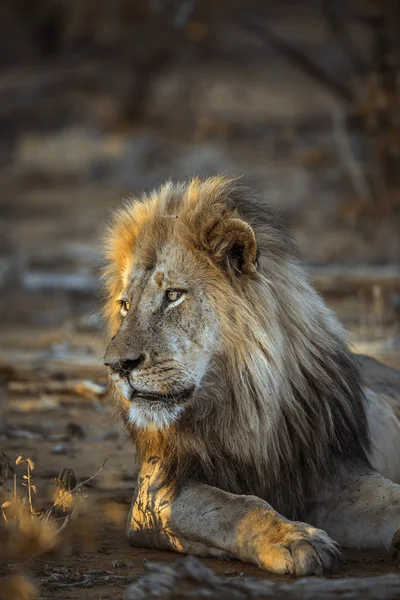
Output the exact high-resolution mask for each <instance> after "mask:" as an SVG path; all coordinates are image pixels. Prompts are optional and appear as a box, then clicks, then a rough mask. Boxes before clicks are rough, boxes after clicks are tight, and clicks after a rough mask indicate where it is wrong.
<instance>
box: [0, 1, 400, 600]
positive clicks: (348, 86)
mask: <svg viewBox="0 0 400 600" xmlns="http://www.w3.org/2000/svg"><path fill="white" fill-rule="evenodd" d="M399 86H400V2H399V1H398V0H379V1H378V0H301V1H300V0H280V1H279V2H273V1H272V0H34V1H32V0H1V3H0V442H1V447H0V449H1V450H2V451H4V452H5V453H6V455H7V457H8V458H7V457H4V456H3V458H1V457H0V488H1V486H2V482H4V477H3V479H2V478H1V473H2V472H3V473H4V464H6V463H7V464H8V462H7V461H8V460H10V461H11V462H10V463H9V464H11V463H12V464H14V467H15V468H16V470H17V471H18V470H19V471H18V473H20V477H21V478H22V477H23V472H24V469H25V468H26V464H25V463H23V462H22V463H21V461H19V459H17V463H18V464H17V465H16V464H15V461H16V458H17V457H18V456H19V455H22V456H23V457H25V458H27V457H29V458H31V459H33V460H34V461H35V464H36V467H35V471H34V482H35V485H37V490H38V493H37V496H35V502H34V505H35V507H36V508H38V509H40V508H41V507H43V506H47V507H48V506H49V503H50V505H51V500H49V498H50V496H51V494H54V489H53V488H54V483H53V481H54V478H55V477H56V476H57V474H58V473H60V475H59V479H58V480H57V481H61V480H62V479H63V476H62V474H63V473H64V474H65V472H70V470H71V469H72V470H73V472H74V478H75V477H76V481H80V482H83V481H86V480H87V479H89V480H90V482H89V483H88V484H86V487H87V489H88V490H89V493H90V498H91V499H92V502H91V505H90V506H91V507H93V506H95V507H96V506H97V507H102V506H103V507H105V506H106V505H107V504H109V503H110V502H112V503H116V505H117V507H118V508H119V509H121V511H122V512H121V514H122V517H123V518H122V521H124V519H125V516H126V514H127V511H128V507H129V503H130V500H131V496H132V488H133V485H134V481H135V477H136V472H135V467H134V465H133V448H132V446H131V444H130V443H129V442H128V441H127V440H126V437H125V435H124V433H123V431H122V428H121V426H120V423H119V420H117V419H116V420H114V419H113V417H112V409H111V408H110V407H111V402H108V400H107V386H106V376H105V375H106V374H105V368H104V367H103V365H102V353H103V342H102V321H101V317H100V308H101V285H100V280H99V272H100V268H101V250H102V236H103V233H104V230H105V227H106V224H107V222H108V221H109V219H110V216H111V214H112V211H113V210H114V209H115V207H117V206H119V205H120V204H121V202H122V201H123V199H124V198H127V197H129V196H130V195H133V194H137V193H140V192H141V191H142V190H143V189H144V190H150V189H151V188H152V187H154V186H157V185H159V184H161V183H162V182H164V181H165V180H166V179H168V178H171V179H173V180H182V179H185V178H189V177H192V176H193V175H200V176H206V175H213V174H219V173H224V174H228V175H243V181H244V182H245V183H247V184H249V185H251V186H254V187H255V188H256V189H257V190H258V191H260V192H261V193H262V196H263V197H264V198H265V201H266V202H268V203H269V204H271V205H272V206H274V207H275V208H276V209H277V210H278V211H279V212H280V213H281V215H282V218H283V221H284V223H285V224H286V226H287V228H288V229H289V230H290V232H291V233H292V234H293V236H294V237H295V238H296V240H297V243H298V246H299V250H300V254H301V257H302V259H303V260H304V261H305V263H306V264H307V266H308V268H309V270H310V272H311V275H312V278H313V281H314V284H315V286H316V287H317V289H318V290H319V291H320V292H321V293H322V294H323V296H324V297H325V299H326V300H327V302H328V304H329V305H330V306H331V307H332V308H333V309H334V310H335V311H337V313H338V315H339V317H340V318H341V319H342V321H343V322H344V324H345V326H346V328H347V330H348V332H349V339H350V342H351V344H352V347H353V349H355V350H356V351H358V352H363V353H365V354H369V355H371V356H374V357H376V358H378V359H380V360H382V361H383V362H384V363H386V364H387V365H389V366H394V367H399V368H400V93H399V91H400V88H399ZM387 377H389V375H387ZM391 377H395V376H394V375H393V374H392V375H391ZM105 459H107V460H108V462H107V465H106V468H105V469H104V471H103V472H101V473H100V475H99V476H96V477H95V478H94V479H92V477H93V475H94V474H96V473H97V472H98V470H99V468H101V465H102V464H103V461H104V460H105ZM1 460H3V463H4V460H5V461H6V463H4V464H3V467H2V466H1ZM18 461H19V462H18ZM21 465H22V466H21ZM7 469H8V467H7ZM7 469H6V472H8V471H7ZM21 469H22V471H21ZM66 469H67V470H66ZM21 481H22V482H24V479H21ZM25 481H26V478H25ZM24 485H26V483H22V484H21V486H19V491H22V492H23V490H24V489H25V488H23V487H22V486H24ZM25 491H26V490H25ZM3 499H4V498H3ZM1 501H2V497H1V489H0V502H1ZM106 512H107V511H106ZM122 521H121V522H120V521H119V522H118V525H115V526H111V525H106V524H105V522H104V511H103V513H101V514H100V516H99V517H98V522H97V525H96V527H97V528H98V529H99V531H100V539H99V549H98V551H97V552H96V553H95V554H85V555H83V554H81V555H79V561H78V563H77V562H76V557H75V555H71V557H70V558H69V559H68V560H67V561H66V563H65V565H66V566H64V567H63V568H62V569H63V570H62V571H59V570H57V569H58V567H57V565H55V566H53V567H51V566H49V565H44V566H43V563H44V562H45V561H43V563H38V564H37V566H36V567H35V568H36V571H35V573H36V576H37V578H39V581H41V585H42V591H43V594H44V596H43V597H48V598H54V597H55V595H54V594H55V592H54V589H55V587H54V586H56V587H57V586H59V587H60V588H62V589H63V594H64V593H65V594H66V593H67V592H66V591H65V590H64V587H65V585H68V586H74V585H77V586H79V585H81V584H80V581H81V579H82V578H84V577H87V574H85V573H86V571H85V569H86V570H87V569H93V568H94V567H95V568H96V569H99V568H103V569H106V570H105V571H104V573H109V570H110V569H111V570H114V569H117V571H116V572H119V571H118V569H119V568H121V569H122V568H123V567H124V566H125V567H126V566H128V565H130V566H129V569H131V570H129V574H130V576H132V573H133V575H134V574H135V573H139V572H141V570H143V560H145V559H149V560H159V559H160V555H159V554H157V552H155V551H154V552H153V554H152V553H151V552H152V551H150V550H143V549H136V550H134V549H132V548H128V547H127V545H126V542H125V540H124V537H123V534H122V530H123V524H122ZM164 554H166V553H164ZM132 557H133V563H134V564H133V563H132ZM111 559H113V560H111ZM173 559H174V555H173V554H171V553H169V555H168V556H167V555H166V556H164V558H163V560H173ZM357 560H360V559H357ZM357 560H356V562H351V561H350V562H348V564H347V567H346V568H347V571H346V572H347V573H349V574H352V575H353V576H354V575H355V574H370V575H371V574H374V573H376V574H381V573H382V572H383V571H382V569H388V568H389V567H387V566H385V565H386V563H385V564H384V563H383V562H382V559H381V558H379V559H377V560H376V561H375V562H371V561H370V562H365V563H364V562H361V563H360V562H358V563H357ZM68 561H69V562H68ZM214 563H215V564H214ZM214 563H213V562H212V560H210V561H209V562H208V564H210V565H211V564H212V566H213V567H214V568H215V569H216V570H217V572H220V573H221V572H225V571H224V569H226V568H227V566H226V564H225V565H224V561H214ZM132 564H133V566H132ZM360 565H361V566H360ZM45 567H46V568H45ZM46 569H47V570H46ZM132 569H133V571H132ZM135 569H136V571H135ZM242 569H244V566H243V565H242V566H240V571H238V572H239V573H240V572H241V571H242ZM374 569H375V570H374ZM89 572H90V571H89ZM92 572H93V573H100V572H101V571H96V570H95V571H92ZM113 572H114V571H113ZM125 572H126V571H125ZM385 572H386V571H385ZM121 573H123V571H121ZM246 573H247V574H255V575H256V576H257V575H259V571H258V570H257V568H256V567H254V568H253V571H251V567H249V566H248V567H246ZM263 576H266V575H265V572H264V575H263ZM121 577H122V575H121ZM124 577H125V576H124ZM60 578H61V579H60ZM106 579H107V580H108V579H109V576H108V575H107V577H106ZM71 581H72V582H75V583H71ZM82 581H84V583H85V582H86V580H85V579H82ZM57 582H58V583H57ZM65 582H67V583H65ZM110 582H111V579H110V580H109V581H108V583H104V586H103V588H104V589H103V588H101V590H100V591H101V592H102V595H101V597H102V598H108V597H110V598H116V597H118V598H119V597H120V596H116V595H115V594H114V591H115V590H118V589H119V588H118V586H119V585H120V582H121V579H116V580H115V581H114V583H113V585H114V588H112V586H111V583H110ZM85 585H86V584H85ZM99 585H100V584H96V585H94V587H93V588H91V590H87V589H85V592H84V597H85V598H88V600H90V599H92V598H93V600H96V599H98V598H99V597H100V596H99ZM63 586H64V587H63ZM107 586H108V587H107ZM68 589H69V588H68ZM71 589H72V588H71ZM113 590H114V591H113ZM119 592H120V590H119ZM82 593H83V592H82ZM107 594H109V595H107ZM113 594H114V595H113ZM63 597H64V598H67V597H68V598H76V597H82V596H81V595H79V594H78V592H77V595H76V596H75V595H73V592H72V591H71V592H68V594H67V595H63Z"/></svg>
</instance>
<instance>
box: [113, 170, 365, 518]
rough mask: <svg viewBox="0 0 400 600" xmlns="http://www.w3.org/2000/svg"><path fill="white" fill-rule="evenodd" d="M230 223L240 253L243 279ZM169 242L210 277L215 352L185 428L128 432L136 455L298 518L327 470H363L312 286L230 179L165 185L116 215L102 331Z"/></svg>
mask: <svg viewBox="0 0 400 600" xmlns="http://www.w3.org/2000/svg"><path fill="white" fill-rule="evenodd" d="M228 221H229V222H230V223H231V224H232V222H235V223H233V226H234V227H237V229H236V230H235V235H236V243H237V244H238V245H239V246H240V247H242V246H243V245H246V249H247V251H248V268H247V270H246V271H245V272H244V274H242V275H239V274H238V270H237V260H236V256H235V253H234V247H233V246H232V240H231V237H230V235H229V234H228V233H227V232H226V229H224V227H225V225H226V223H227V222H228ZM239 221H240V223H241V224H242V225H241V226H240V227H239V226H238V222H239ZM249 232H251V234H250V233H249ZM241 236H242V237H241ZM249 236H250V237H249ZM251 236H254V241H255V243H254V246H252V239H253V238H252V237H251ZM177 239H179V243H180V244H181V245H183V246H184V247H185V248H187V249H188V250H190V257H188V261H189V260H190V261H193V265H192V268H191V272H192V273H193V277H200V275H198V274H197V272H198V271H200V270H201V273H204V272H206V273H207V285H208V290H209V294H210V298H211V302H212V304H213V306H214V308H215V310H217V311H218V315H219V318H220V322H221V332H220V336H221V342H220V350H219V352H218V354H217V355H216V356H215V357H213V361H212V368H211V369H210V370H209V372H208V373H207V374H206V376H205V380H204V386H202V390H201V391H200V392H199V393H198V394H197V395H196V404H195V406H194V407H192V408H191V411H190V412H189V414H188V415H186V416H185V419H184V422H183V423H182V424H180V423H179V422H178V423H177V424H176V425H174V427H173V428H172V429H171V430H170V431H169V432H168V435H165V434H164V433H163V432H158V433H157V432H152V433H151V435H150V434H149V433H146V432H139V431H137V430H136V429H135V427H134V426H130V433H131V435H132V436H133V437H134V439H135V441H136V444H137V445H138V448H139V452H140V453H142V455H143V456H144V455H145V454H146V452H148V449H149V447H152V448H153V446H154V444H158V445H159V447H163V448H164V453H163V454H164V457H165V461H166V472H167V473H168V476H170V477H171V478H174V480H177V481H178V482H179V481H183V480H185V479H190V478H196V479H197V480H199V481H203V482H205V483H208V484H210V485H215V486H218V487H219V488H221V489H224V490H226V491H231V492H235V493H252V494H257V495H259V496H260V497H264V498H265V497H268V498H269V499H270V502H271V504H272V505H273V506H274V507H275V508H276V509H277V510H279V511H280V512H283V513H284V514H285V515H286V516H288V517H291V518H296V519H298V518H301V516H302V514H303V513H304V505H305V502H306V500H307V497H308V496H309V494H310V493H311V489H314V488H317V487H318V485H319V482H320V481H321V479H322V478H324V477H326V474H327V472H330V473H331V474H333V472H334V471H335V469H336V468H338V467H337V465H338V464H339V463H340V464H342V463H343V462H348V463H357V462H362V463H363V464H367V463H368V460H367V458H366V455H367V451H368V444H369V438H368V432H367V425H366V419H365V411H364V406H363V399H362V391H361V385H360V378H359V374H358V371H357V368H356V366H355V363H354V360H353V358H352V355H351V353H350V352H349V350H348V349H347V346H346V343H345V340H344V334H343V331H342V328H341V326H340V325H339V324H338V322H337V320H336V318H335V317H334V316H333V314H332V313H331V311H330V310H329V309H328V308H327V307H326V306H325V305H324V303H323V302H322V300H321V299H320V297H319V296H318V294H317V293H316V292H315V290H313V288H312V287H311V286H310V285H309V282H308V277H307V276H306V274H305V272H304V270H303V268H302V267H301V265H300V264H299V262H298V260H297V258H296V255H295V251H294V248H293V244H292V242H291V240H290V238H289V236H288V235H287V233H286V232H285V231H284V229H283V228H282V226H281V225H280V223H279V220H278V219H277V217H276V215H275V214H274V213H273V212H271V211H270V209H268V207H267V206H266V205H265V203H263V202H262V201H258V200H257V199H255V197H254V194H252V193H250V192H249V191H247V190H245V189H244V188H242V187H241V186H240V185H239V184H238V183H237V181H236V180H232V179H229V178H224V177H215V178H209V179H205V180H200V179H198V178H196V179H193V180H192V181H191V182H189V183H186V184H178V185H173V184H172V183H167V184H166V185H164V186H163V187H161V188H160V189H159V190H157V191H154V192H152V193H151V194H149V195H146V196H143V197H142V198H141V199H139V200H137V199H133V200H130V201H129V202H128V203H127V204H126V205H125V207H124V208H122V209H121V210H120V211H118V212H117V214H116V215H115V218H114V221H113V223H112V225H111V227H110V229H109V232H108V236H107V245H106V260H107V266H106V268H105V271H104V277H105V281H106V304H105V315H106V318H107V321H108V323H109V329H110V334H111V335H113V334H114V333H115V332H116V330H117V328H118V306H117V304H116V302H115V300H116V299H117V298H118V295H119V294H120V293H121V290H122V289H123V287H124V285H125V284H126V281H127V278H129V273H130V269H131V267H132V264H133V262H139V263H140V264H141V265H142V266H143V267H144V268H145V269H148V270H152V269H154V268H155V266H156V262H157V255H158V252H159V250H160V249H161V248H162V247H164V246H165V244H167V243H168V244H173V243H174V241H175V240H177ZM249 240H250V241H249ZM228 247H229V249H230V253H229V252H227V248H228ZM256 247H257V253H256V252H255V248H256ZM188 254H189V253H188ZM227 256H228V258H227ZM198 265H201V269H199V268H197V266H198ZM202 276H203V275H202ZM315 432H317V434H315ZM150 437H151V440H150Z"/></svg>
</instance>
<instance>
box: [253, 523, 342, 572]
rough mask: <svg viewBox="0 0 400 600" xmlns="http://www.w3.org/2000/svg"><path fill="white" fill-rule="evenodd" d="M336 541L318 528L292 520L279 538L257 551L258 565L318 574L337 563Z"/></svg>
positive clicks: (336, 565) (281, 570) (338, 555)
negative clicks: (277, 540) (281, 537)
mask: <svg viewBox="0 0 400 600" xmlns="http://www.w3.org/2000/svg"><path fill="white" fill-rule="evenodd" d="M339 561H340V552H339V548H338V545H337V544H336V542H334V541H333V540H331V538H330V537H329V536H328V534H326V533H325V531H322V530H321V529H315V528H314V527H311V526H310V525H306V524H304V523H292V524H291V527H290V528H289V530H288V531H287V532H285V535H284V536H283V539H281V540H280V541H279V542H277V543H275V544H273V545H269V546H267V547H266V548H265V549H264V550H263V551H262V552H260V553H259V557H258V561H257V562H258V564H259V566H260V567H262V568H264V569H267V570H268V571H272V572H273V573H278V574H282V575H294V576H299V575H322V574H323V573H326V572H332V571H335V570H336V569H337V568H338V566H339Z"/></svg>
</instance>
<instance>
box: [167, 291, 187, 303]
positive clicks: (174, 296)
mask: <svg viewBox="0 0 400 600" xmlns="http://www.w3.org/2000/svg"><path fill="white" fill-rule="evenodd" d="M182 294H183V291H181V290H167V291H166V292H165V296H166V298H167V300H168V302H176V301H177V300H179V298H180V297H181V296H182Z"/></svg>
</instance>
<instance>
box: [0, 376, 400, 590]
mask: <svg viewBox="0 0 400 600" xmlns="http://www.w3.org/2000/svg"><path fill="white" fill-rule="evenodd" d="M100 379H101V378H100ZM8 430H9V432H12V435H10V436H9V438H8V439H7V438H6V437H5V436H3V439H2V440H1V450H2V451H3V452H5V453H6V454H7V455H8V457H9V458H10V459H11V460H15V459H16V457H17V456H18V455H20V454H22V455H23V456H24V457H31V458H32V459H33V460H34V461H35V465H36V466H35V470H34V483H35V485H36V486H37V489H38V495H37V498H36V500H35V504H36V506H37V508H42V507H47V506H49V505H50V496H51V492H52V490H54V483H53V482H52V481H51V479H52V477H57V475H58V473H59V471H60V469H62V468H63V467H69V468H72V469H73V470H74V472H75V475H76V478H77V481H78V482H80V481H84V480H85V479H88V478H89V477H91V476H92V475H93V474H94V473H96V472H97V471H98V470H99V468H100V467H101V466H102V464H103V462H104V460H105V459H107V463H106V465H105V467H104V469H103V470H102V471H101V472H100V473H99V475H98V476H97V477H95V478H94V479H93V480H92V481H90V482H89V483H88V484H87V487H86V494H87V507H88V508H87V510H88V515H87V516H84V515H82V516H81V517H80V519H81V520H82V528H83V529H84V528H85V526H84V522H85V520H87V521H88V522H90V524H91V525H90V526H91V528H92V529H93V531H94V533H93V535H91V534H90V536H89V537H88V539H87V540H86V543H83V544H82V543H80V544H78V545H76V544H75V545H73V547H72V550H71V549H69V550H68V551H67V552H66V554H65V555H61V556H59V555H57V556H53V555H51V556H43V557H41V558H40V559H39V560H37V561H36V562H35V563H34V564H33V567H32V569H31V573H32V575H33V576H34V577H35V579H36V581H38V582H39V583H40V587H41V594H42V597H43V598H58V599H61V598H65V599H66V598H85V599H88V600H90V599H93V600H94V599H96V600H99V599H106V598H112V599H113V600H116V599H117V598H123V593H124V588H126V587H127V585H128V584H129V583H130V582H132V581H134V580H135V579H136V578H137V577H138V576H139V575H140V574H142V573H143V572H144V568H145V563H146V561H161V562H171V561H173V560H175V559H176V558H177V555H176V554H175V553H172V552H161V551H154V550H149V549H142V548H132V547H130V546H129V545H128V544H127V542H126V540H125V537H124V523H125V519H126V516H127V513H128V510H129V504H130V500H131V496H132V489H133V486H134V475H135V468H134V450H133V448H132V445H131V443H130V441H129V440H128V439H127V438H126V436H125V433H124V431H123V430H122V427H121V426H120V423H119V421H118V418H117V417H116V416H115V415H114V413H113V409H112V405H111V402H110V400H109V399H108V398H105V399H104V400H102V401H101V402H98V401H91V400H88V399H84V398H80V397H78V396H70V395H63V396H60V397H53V398H52V397H51V396H42V397H39V396H35V395H33V396H27V395H26V394H10V410H9V414H8ZM110 505H111V506H112V507H113V511H112V515H111V517H112V518H110V512H109V508H108V507H109V506H110ZM113 515H114V516H115V515H117V517H114V516H113ZM205 562H206V564H207V565H209V566H210V567H212V568H213V569H214V570H215V571H216V572H217V573H218V574H224V575H227V576H229V577H248V576H253V577H259V578H269V579H278V578H276V577H274V576H271V575H269V574H268V573H266V572H264V571H262V570H260V569H258V568H257V567H256V566H253V565H246V564H243V563H240V562H238V561H226V560H216V559H206V560H205ZM395 572H398V568H396V567H395V566H393V565H392V564H391V561H390V557H389V556H388V555H384V554H377V553H375V554H374V553H367V552H352V553H348V552H346V553H345V554H344V559H343V564H342V567H341V570H340V573H338V574H337V575H336V576H341V577H350V576H372V575H381V574H386V573H395Z"/></svg>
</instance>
